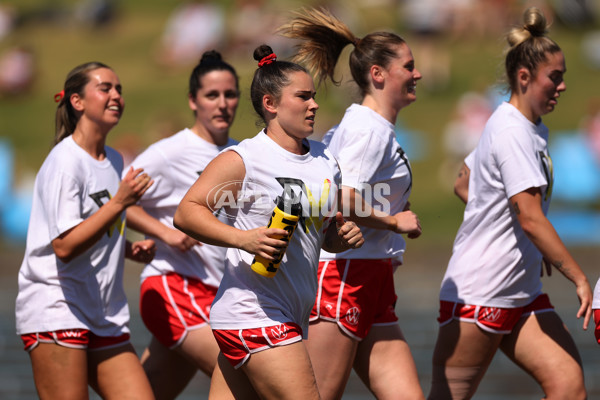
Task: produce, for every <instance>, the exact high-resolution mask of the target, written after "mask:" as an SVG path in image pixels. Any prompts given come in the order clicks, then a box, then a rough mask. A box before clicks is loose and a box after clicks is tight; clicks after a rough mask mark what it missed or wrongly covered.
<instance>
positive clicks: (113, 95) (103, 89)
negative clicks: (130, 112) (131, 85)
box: [69, 68, 125, 159]
mask: <svg viewBox="0 0 600 400" xmlns="http://www.w3.org/2000/svg"><path fill="white" fill-rule="evenodd" d="M88 78H89V81H88V83H87V84H86V85H85V87H84V89H83V93H82V94H81V95H79V94H77V93H74V94H72V95H71V97H70V99H69V101H70V102H71V106H72V107H73V109H74V110H75V112H77V113H79V114H80V117H79V121H78V122H77V126H76V127H75V130H74V131H73V140H75V142H76V143H77V144H78V145H79V146H81V147H82V148H83V149H85V150H86V151H87V152H88V153H89V154H90V155H92V157H95V158H97V159H103V158H104V143H105V140H106V137H107V135H108V132H109V131H110V130H111V129H112V128H113V127H114V126H115V125H117V124H118V123H119V120H120V119H121V116H122V115H123V109H124V108H125V100H124V99H123V96H122V95H121V92H122V88H121V82H120V81H119V77H118V76H117V74H115V73H114V71H113V70H111V69H109V68H98V69H95V70H92V71H90V72H89V73H88Z"/></svg>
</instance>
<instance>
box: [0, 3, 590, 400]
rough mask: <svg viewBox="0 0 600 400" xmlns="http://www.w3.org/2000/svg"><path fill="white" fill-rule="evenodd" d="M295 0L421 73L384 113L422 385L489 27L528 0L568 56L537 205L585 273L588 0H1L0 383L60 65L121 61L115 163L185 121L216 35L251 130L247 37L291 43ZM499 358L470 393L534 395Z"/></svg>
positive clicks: (322, 116) (281, 51)
mask: <svg viewBox="0 0 600 400" xmlns="http://www.w3.org/2000/svg"><path fill="white" fill-rule="evenodd" d="M308 5H310V6H318V5H321V6H324V7H327V8H328V9H330V10H331V11H332V12H333V13H334V14H335V15H336V16H338V17H339V18H340V19H341V20H343V21H344V22H345V23H346V24H348V25H349V27H350V28H351V29H352V31H353V32H355V33H356V34H357V35H359V36H361V35H364V34H366V33H368V32H371V31H373V30H392V31H395V32H397V33H399V34H400V35H401V36H403V37H404V38H405V39H406V40H407V42H408V43H409V45H410V47H411V49H412V51H413V54H414V56H415V60H416V66H417V68H418V69H419V70H420V71H421V73H422V74H423V79H422V80H420V81H419V82H418V86H417V97H418V100H417V102H416V103H415V104H413V105H411V107H410V108H409V109H407V110H405V111H402V112H401V113H400V114H399V119H398V121H397V125H396V134H397V138H398V141H399V142H400V143H401V145H402V147H403V148H404V149H405V150H406V152H407V154H408V156H409V158H410V160H411V163H412V166H413V173H414V181H415V185H414V187H413V189H412V194H411V208H412V209H413V210H414V211H415V212H416V213H417V214H418V215H419V218H420V221H421V225H422V227H423V235H422V236H421V238H419V239H418V240H417V241H414V242H411V243H410V250H409V252H408V254H407V268H406V269H405V270H403V271H402V274H401V275H400V274H396V280H397V288H398V293H399V301H398V304H399V306H398V307H399V308H401V312H400V313H399V314H400V315H401V317H402V318H403V321H406V324H405V325H403V329H406V334H407V337H408V338H409V339H410V342H411V347H413V345H414V347H413V349H414V354H415V359H416V362H417V364H418V367H419V371H421V372H423V371H424V372H423V376H422V377H421V378H422V380H423V382H426V383H425V384H426V385H427V386H428V379H429V376H428V375H427V372H428V371H429V369H430V360H431V353H432V350H433V349H432V345H433V343H434V336H433V335H435V332H436V329H437V324H436V322H435V317H436V316H437V315H435V311H436V310H437V293H438V288H439V280H440V279H441V275H440V274H441V273H442V272H443V270H444V268H445V266H446V265H445V262H446V261H447V259H448V258H449V256H450V253H451V246H452V240H453V239H454V236H455V233H456V230H457V228H458V226H459V224H460V222H461V220H462V211H463V209H464V206H463V205H462V203H461V202H460V201H459V200H458V199H457V198H456V197H455V196H454V194H453V191H452V184H453V182H454V179H455V177H456V174H457V171H458V167H459V165H460V164H461V162H462V160H463V158H464V157H465V155H466V154H468V152H469V151H471V149H472V148H473V147H474V146H475V145H476V143H477V140H478V138H479V135H480V134H481V132H482V129H483V124H484V123H485V121H486V120H487V118H488V116H489V115H490V114H491V113H492V111H493V110H494V108H495V107H496V106H497V105H498V104H499V103H500V102H501V101H503V100H505V99H506V98H507V93H506V92H505V91H504V90H503V89H504V87H503V85H502V82H501V77H502V71H503V65H502V62H503V59H504V57H503V53H502V52H503V49H504V46H505V41H504V38H503V35H504V33H505V32H507V30H508V29H509V28H510V27H511V26H513V24H514V23H516V21H520V20H521V15H522V13H523V11H524V10H525V9H526V8H527V7H529V6H533V5H535V6H537V7H539V8H541V9H542V10H543V11H544V13H545V15H546V17H547V18H548V19H549V20H551V21H553V25H552V27H551V31H550V37H551V38H552V39H554V40H556V41H557V42H558V43H559V44H560V46H561V47H562V49H563V51H564V53H565V56H566V62H567V74H566V75H565V81H566V84H567V91H566V92H564V93H563V94H562V95H561V98H560V99H559V104H558V106H557V107H556V110H555V111H554V112H553V113H551V114H549V115H547V116H545V117H544V122H545V124H546V125H547V126H548V127H549V129H550V141H549V147H550V154H551V156H552V158H553V161H554V171H555V185H554V192H553V196H554V200H553V202H552V206H551V209H550V214H549V217H550V220H551V221H552V223H553V224H554V226H555V227H556V228H557V230H558V232H559V234H560V235H561V237H562V238H563V240H564V241H565V242H566V244H567V245H568V246H572V247H578V246H580V247H582V248H581V250H580V252H579V253H578V257H577V259H578V260H579V256H581V255H582V257H581V262H582V266H584V267H587V268H589V271H591V272H590V273H589V276H588V278H589V279H590V281H591V282H595V281H596V279H597V278H598V274H600V272H599V271H598V268H597V259H598V249H600V234H599V232H600V0H305V1H299V0H213V1H208V0H206V1H178V0H0V256H2V259H3V260H8V261H4V264H5V265H3V266H4V267H5V268H3V270H4V276H2V278H3V279H0V358H1V359H2V361H1V362H0V397H2V398H6V399H9V398H10V399H29V398H32V399H33V398H37V397H36V395H35V388H34V387H33V383H32V377H31V367H30V365H29V363H28V359H27V356H26V354H25V353H24V352H23V351H22V348H21V344H20V342H19V341H18V338H17V336H16V335H15V334H14V298H15V296H16V286H17V285H16V274H17V270H18V267H19V265H20V263H21V260H22V257H23V250H24V243H25V237H26V230H27V225H28V220H29V211H30V203H31V192H32V187H33V179H34V176H35V173H36V172H37V171H38V169H39V167H40V166H41V164H42V162H43V160H44V158H45V157H46V155H47V154H48V152H49V150H50V148H51V142H52V139H53V136H54V113H55V110H56V108H55V107H56V103H55V102H54V95H55V94H56V93H57V92H59V91H60V90H61V89H62V87H61V85H62V83H63V82H64V80H65V76H66V74H67V72H68V71H69V70H70V69H71V68H72V67H73V66H75V65H78V64H81V63H83V62H87V61H93V60H97V61H101V62H103V63H106V64H108V65H109V66H111V67H112V68H113V69H114V70H115V71H116V72H117V74H118V75H119V77H120V79H121V83H122V85H123V95H124V99H125V102H126V107H125V112H124V115H123V118H122V120H121V121H120V123H119V125H118V126H117V127H115V128H114V129H113V130H112V131H111V134H110V135H109V137H108V144H109V145H110V146H112V147H114V148H116V149H118V150H119V151H121V153H122V154H123V156H124V158H125V161H126V162H127V161H128V160H131V159H132V158H133V157H134V156H135V155H136V154H138V153H139V152H140V151H142V150H143V149H145V148H146V147H147V146H148V145H149V144H151V143H153V142H155V141H156V140H157V139H159V138H161V137H164V136H167V135H171V134H173V133H174V132H177V131H179V130H180V129H182V128H184V127H186V126H190V125H191V124H192V122H193V116H192V115H191V112H190V110H189V107H188V105H187V98H186V95H187V90H186V89H187V79H188V77H189V74H190V71H191V68H192V67H193V65H195V64H196V62H197V61H198V59H199V57H200V55H201V54H202V52H203V51H205V50H207V49H212V48H214V49H217V50H219V51H220V52H221V53H222V54H223V56H224V58H225V59H226V60H227V61H228V62H230V63H231V64H232V65H233V66H234V67H235V68H236V69H237V71H238V73H239V74H240V88H241V92H242V93H241V100H240V106H239V107H238V111H237V117H236V120H235V122H234V124H233V127H232V129H231V130H230V134H231V136H232V137H233V138H235V139H237V140H242V139H244V138H247V137H251V136H254V135H255V134H256V133H257V132H258V130H259V128H258V127H257V126H256V117H255V116H254V113H253V111H252V106H251V104H250V100H249V98H248V97H249V85H250V82H251V77H252V74H253V72H254V70H255V68H256V63H255V62H254V60H253V59H252V51H253V49H254V48H255V47H256V46H257V45H258V44H260V43H263V42H265V43H268V44H269V45H270V46H271V47H273V49H274V50H275V52H276V53H277V54H278V56H279V57H280V58H282V59H286V58H288V57H290V56H291V55H292V54H293V52H294V43H293V42H292V41H291V40H289V39H285V38H282V37H280V36H277V35H276V34H274V29H275V28H276V27H277V26H279V25H280V24H281V23H282V22H284V21H285V20H286V19H287V18H288V17H289V13H290V12H291V11H293V10H296V9H298V8H300V7H302V6H308ZM348 50H350V49H348ZM347 56H348V53H347V52H346V53H343V54H342V57H347ZM347 64H348V63H347V62H339V63H338V65H339V66H340V69H339V71H337V75H338V79H339V80H341V81H342V82H341V85H340V87H332V86H327V87H320V88H318V89H317V91H318V93H317V97H316V100H317V102H318V103H319V105H320V109H319V111H318V113H317V119H316V125H315V135H314V136H315V139H319V138H320V137H321V136H322V135H323V134H324V133H325V132H326V131H327V130H328V129H329V128H330V127H331V126H333V125H334V124H336V123H338V122H339V121H340V119H341V118H342V115H343V112H344V110H345V108H346V107H347V106H348V105H349V103H351V102H352V101H357V100H358V93H357V91H356V90H355V88H354V86H353V85H352V83H351V82H350V75H349V72H348V71H347V70H346V69H345V68H344V66H346V65H347ZM424 268H429V269H426V270H424ZM126 270H127V271H128V272H127V276H126V287H127V288H128V289H129V290H130V293H128V299H129V300H130V306H131V310H132V312H133V317H132V326H133V327H132V330H134V331H135V332H136V333H135V335H134V337H136V338H137V339H138V340H139V342H136V343H134V344H135V345H136V346H144V345H145V344H146V343H147V340H148V336H147V335H148V333H147V331H146V329H145V328H144V327H143V324H142V323H141V320H140V318H139V315H137V314H136V310H137V308H138V307H137V306H135V302H136V299H137V297H136V296H137V295H138V294H139V293H138V292H139V290H138V285H139V269H138V268H126ZM0 276H1V275H0ZM552 279H553V280H547V281H546V282H545V285H549V291H552V285H553V284H555V283H554V282H558V283H560V282H561V278H556V279H554V278H552ZM562 293H564V290H563V289H560V288H556V290H555V293H554V294H553V296H554V295H556V297H555V299H556V304H555V306H558V308H561V307H562V309H561V311H563V310H565V309H567V310H568V313H565V314H564V316H565V321H566V322H565V323H566V324H567V325H568V326H570V330H572V331H573V334H574V335H575V336H576V341H577V343H578V346H580V350H581V352H582V355H583V357H584V364H585V365H586V371H587V374H588V377H587V382H588V384H589V385H590V387H589V389H590V396H593V394H594V393H595V394H598V393H600V386H599V384H598V383H597V382H600V380H599V379H598V378H597V377H598V369H597V368H596V367H597V365H598V362H599V358H598V357H600V353H598V351H597V345H596V343H595V342H594V341H593V335H591V334H590V332H589V331H588V332H586V333H584V332H583V331H581V330H580V329H579V322H578V321H576V320H575V318H574V317H573V316H574V314H575V311H573V310H572V309H571V308H574V307H576V301H575V300H574V299H570V298H568V299H565V298H564V297H565V296H566V295H564V296H563V297H561V294H562ZM553 298H554V297H553ZM407 305H409V306H410V308H408V307H407ZM402 307H405V308H402ZM567 307H571V308H567ZM575 323H576V324H577V326H575V325H574V324H575ZM145 335H146V336H145ZM592 346H593V347H592ZM139 348H143V347H139ZM502 362H503V360H502V359H499V360H498V361H497V364H494V365H493V366H492V368H491V370H494V371H495V372H494V371H491V372H490V373H489V374H488V375H489V377H488V378H487V379H488V380H487V381H485V382H484V383H483V384H482V387H483V388H484V389H487V390H488V393H491V394H490V395H488V396H487V397H486V395H485V394H484V393H481V394H480V397H481V399H486V400H488V399H498V398H502V397H498V396H496V394H497V393H503V392H505V391H507V390H509V389H511V388H509V387H507V385H506V379H507V377H509V378H508V379H510V380H511V381H513V380H514V382H515V384H514V385H512V386H514V388H513V389H514V391H515V394H514V396H513V395H511V396H510V398H513V399H518V400H520V399H522V398H523V399H524V398H533V397H534V396H537V397H538V398H539V396H538V395H537V393H538V392H537V390H538V388H537V385H535V384H533V385H534V386H533V387H532V388H530V389H529V390H530V391H525V390H523V388H524V387H526V385H527V384H530V383H531V382H529V378H528V377H523V376H521V375H522V373H521V372H520V371H515V370H514V369H510V368H511V367H512V366H511V367H506V366H504V365H503V364H502ZM588 365H589V366H592V367H591V368H588V367H587V366H588ZM515 368H516V367H515ZM495 377H498V378H497V379H496V378H495ZM357 382H358V379H354V380H351V381H350V384H349V389H348V390H347V392H346V394H345V396H344V398H345V399H347V400H351V399H358V398H361V399H362V398H368V395H361V394H360V393H361V391H360V390H361V389H362V390H363V392H362V393H364V390H365V389H364V388H362V385H361V384H360V383H357ZM595 382H596V383H595ZM207 384H208V383H207V382H203V381H198V382H197V385H196V386H195V387H191V388H190V390H189V397H185V396H183V397H182V399H183V398H198V396H199V394H200V395H201V394H205V393H207V390H206V388H207ZM509 386H510V385H509ZM517 391H520V392H522V394H524V395H523V397H518V396H517V395H516V392H517ZM352 393H354V394H355V395H354V396H352ZM531 393H535V395H531ZM361 396H362V397H361ZM590 398H592V397H590Z"/></svg>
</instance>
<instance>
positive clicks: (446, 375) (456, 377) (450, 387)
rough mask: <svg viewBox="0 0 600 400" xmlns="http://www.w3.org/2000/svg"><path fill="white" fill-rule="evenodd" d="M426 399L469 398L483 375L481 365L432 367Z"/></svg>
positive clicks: (454, 399)
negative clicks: (429, 388) (429, 387)
mask: <svg viewBox="0 0 600 400" xmlns="http://www.w3.org/2000/svg"><path fill="white" fill-rule="evenodd" d="M432 372H433V373H432V379H431V391H430V393H429V396H428V400H438V399H439V400H446V399H453V400H456V399H470V398H471V397H472V396H473V394H475V390H477V386H478V385H479V382H480V381H481V377H482V375H483V372H484V370H483V368H481V367H445V366H442V365H437V366H434V367H433V371H432Z"/></svg>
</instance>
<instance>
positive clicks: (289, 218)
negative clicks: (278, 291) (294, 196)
mask: <svg viewBox="0 0 600 400" xmlns="http://www.w3.org/2000/svg"><path fill="white" fill-rule="evenodd" d="M286 211H288V212H286ZM301 213H302V205H301V204H300V201H298V202H296V203H292V202H291V201H289V200H287V199H286V197H285V192H284V194H283V195H281V196H279V197H278V198H277V204H276V206H275V209H273V213H272V214H271V219H270V220H269V224H268V225H267V228H279V229H284V230H286V231H287V234H286V235H285V236H283V237H278V239H281V240H283V241H286V242H287V243H288V245H289V243H290V239H291V238H292V234H293V233H294V231H295V230H296V226H297V225H298V221H299V220H300V214H301ZM286 249H287V247H286ZM283 254H284V252H281V253H280V254H279V257H277V258H276V259H275V260H267V259H266V258H264V257H261V256H258V255H257V256H255V257H254V260H253V261H252V266H251V268H252V270H253V271H254V272H256V273H257V274H260V275H262V276H266V277H267V278H272V277H274V276H275V274H276V273H277V270H278V269H279V264H281V260H283Z"/></svg>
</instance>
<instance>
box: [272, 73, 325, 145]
mask: <svg viewBox="0 0 600 400" xmlns="http://www.w3.org/2000/svg"><path fill="white" fill-rule="evenodd" d="M289 80H290V84H289V85H287V86H285V87H283V88H282V90H281V94H280V96H279V99H274V98H272V97H271V96H269V95H265V99H264V101H263V103H264V105H265V110H266V111H267V112H268V113H270V115H272V119H270V120H269V122H268V125H267V134H268V135H269V136H270V137H272V138H273V139H274V140H275V141H276V142H278V143H279V144H280V145H281V146H282V147H283V148H285V149H287V150H289V151H292V152H296V150H297V149H298V148H301V143H302V140H303V139H306V138H307V137H309V136H310V135H312V133H313V131H314V125H315V115H316V112H317V110H318V109H319V105H318V104H317V102H316V101H315V96H316V91H315V86H314V83H313V80H312V78H311V77H310V75H308V74H307V73H305V72H302V71H296V72H292V73H290V76H289ZM279 140H282V142H280V141H279Z"/></svg>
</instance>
